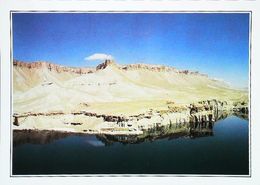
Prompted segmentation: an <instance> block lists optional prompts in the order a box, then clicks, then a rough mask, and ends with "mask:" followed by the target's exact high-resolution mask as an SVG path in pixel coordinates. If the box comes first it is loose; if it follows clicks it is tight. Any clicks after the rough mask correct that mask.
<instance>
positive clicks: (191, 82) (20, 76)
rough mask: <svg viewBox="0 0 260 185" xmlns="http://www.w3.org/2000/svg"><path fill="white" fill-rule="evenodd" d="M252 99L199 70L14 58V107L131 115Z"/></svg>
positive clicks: (17, 111)
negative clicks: (87, 65) (171, 105)
mask: <svg viewBox="0 0 260 185" xmlns="http://www.w3.org/2000/svg"><path fill="white" fill-rule="evenodd" d="M209 99H217V100H220V101H227V102H231V103H232V102H236V101H247V99H248V94H247V92H246V91H240V90H236V89H233V88H231V87H230V86H228V85H227V84H226V83H225V82H222V81H218V80H215V79H213V78H210V77H208V76H207V75H204V74H200V73H199V72H192V71H188V70H183V71H181V70H177V69H175V68H173V67H166V66H160V65H148V64H131V65H125V66H123V65H119V64H117V63H115V62H114V61H109V60H108V61H105V62H104V63H102V64H100V65H98V66H97V67H96V68H71V67H64V66H59V65H56V64H51V63H47V62H34V63H26V62H21V61H14V63H13V102H14V106H13V109H14V110H13V112H14V113H24V112H55V111H62V112H72V111H90V112H96V113H104V114H113V115H121V114H125V115H131V114H137V113H142V112H145V111H147V110H149V109H157V110H160V109H164V108H165V107H167V106H168V103H169V102H174V103H175V104H180V105H181V104H189V103H194V102H198V101H201V100H209Z"/></svg>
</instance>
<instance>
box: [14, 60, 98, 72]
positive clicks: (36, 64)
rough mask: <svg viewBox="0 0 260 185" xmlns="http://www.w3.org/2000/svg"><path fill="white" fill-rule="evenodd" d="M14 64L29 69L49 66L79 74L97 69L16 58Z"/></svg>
mask: <svg viewBox="0 0 260 185" xmlns="http://www.w3.org/2000/svg"><path fill="white" fill-rule="evenodd" d="M13 66H15V67H20V68H28V69H42V68H47V69H49V70H50V71H55V72H57V73H62V72H70V73H77V74H87V73H92V72H93V71H94V70H95V69H93V68H77V67H65V66H60V65H57V64H52V63H49V62H44V61H37V62H32V63H28V62H22V61H18V60H14V62H13Z"/></svg>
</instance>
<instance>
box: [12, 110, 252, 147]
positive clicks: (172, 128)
mask: <svg viewBox="0 0 260 185" xmlns="http://www.w3.org/2000/svg"><path fill="white" fill-rule="evenodd" d="M232 114H234V115H235V116H238V117H240V118H243V119H248V117H247V115H241V114H238V113H230V112H220V111H218V112H216V115H215V117H216V118H217V120H221V119H225V118H226V117H228V116H230V115H232ZM214 124H215V123H214V122H195V123H181V124H170V125H167V126H158V127H154V128H151V129H149V130H144V133H143V134H142V135H106V134H102V135H96V138H97V139H98V140H100V141H101V142H103V143H104V144H105V145H111V144H113V143H114V142H120V143H123V144H127V143H141V142H145V141H154V140H157V139H163V138H168V139H169V140H171V139H176V138H180V137H186V138H191V139H194V138H198V137H208V136H213V135H214V133H213V127H214ZM68 136H83V137H84V136H86V134H81V133H79V134H77V133H68V132H59V131H46V130H44V131H39V130H16V131H14V132H13V146H14V147H16V146H19V145H23V144H49V143H52V142H54V141H56V140H59V139H63V138H66V137H68Z"/></svg>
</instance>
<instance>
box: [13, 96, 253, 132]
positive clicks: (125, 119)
mask: <svg viewBox="0 0 260 185" xmlns="http://www.w3.org/2000/svg"><path fill="white" fill-rule="evenodd" d="M230 113H232V114H238V115H239V114H241V117H246V116H247V115H248V106H247V105H245V104H244V103H232V104H230V103H227V102H226V101H223V102H222V101H218V100H215V99H213V100H206V101H200V102H197V103H193V104H187V105H185V106H183V105H182V106H179V105H175V104H169V106H168V108H167V109H165V110H153V109H150V110H149V111H146V112H145V113H142V114H138V115H131V116H123V115H122V116H114V115H105V114H97V113H92V112H86V111H79V112H72V113H63V112H52V113H32V112H29V113H24V114H20V115H19V114H14V115H13V130H49V131H63V132H71V133H83V134H93V135H95V134H107V135H142V134H143V133H144V132H145V131H147V130H149V129H153V128H156V127H162V126H169V125H170V126H172V125H173V126H176V127H178V126H179V125H182V124H185V123H190V124H200V123H214V122H216V121H217V120H219V119H221V116H222V115H223V114H230Z"/></svg>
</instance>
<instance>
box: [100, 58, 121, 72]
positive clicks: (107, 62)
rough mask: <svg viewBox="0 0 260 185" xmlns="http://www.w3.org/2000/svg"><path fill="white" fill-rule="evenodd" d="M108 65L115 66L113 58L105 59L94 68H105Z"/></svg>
mask: <svg viewBox="0 0 260 185" xmlns="http://www.w3.org/2000/svg"><path fill="white" fill-rule="evenodd" d="M108 66H116V67H117V64H116V63H115V61H114V60H105V62H103V63H101V64H99V65H98V66H97V67H96V70H101V69H105V68H107V67H108Z"/></svg>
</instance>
